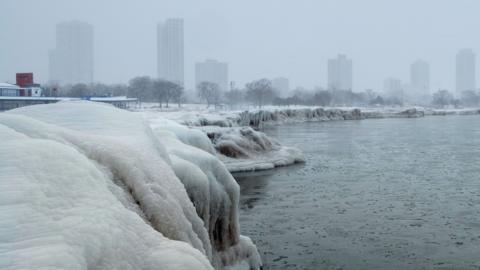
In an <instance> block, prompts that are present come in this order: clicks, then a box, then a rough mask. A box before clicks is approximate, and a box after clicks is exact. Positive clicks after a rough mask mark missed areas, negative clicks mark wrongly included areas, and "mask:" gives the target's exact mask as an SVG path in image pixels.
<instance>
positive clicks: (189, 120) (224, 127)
mask: <svg viewBox="0 0 480 270" xmlns="http://www.w3.org/2000/svg"><path fill="white" fill-rule="evenodd" d="M141 113H142V115H143V116H144V117H145V118H146V119H148V121H150V122H152V121H153V122H155V121H156V119H164V118H166V119H170V120H172V121H175V122H177V123H179V124H182V125H184V126H188V127H190V128H192V129H197V130H201V131H203V132H204V133H206V134H207V135H208V137H209V138H210V140H211V143H212V144H213V146H214V149H215V150H216V151H214V152H213V153H216V155H217V156H218V157H219V158H220V160H222V161H223V162H224V164H225V165H226V167H227V168H228V170H229V171H230V172H246V171H257V170H267V169H272V168H275V167H280V166H286V165H292V164H295V163H300V162H304V158H303V155H302V153H301V151H299V150H298V149H296V148H294V147H289V146H283V145H281V144H280V143H279V142H276V141H275V140H274V139H272V138H268V137H267V136H265V134H263V133H262V132H260V131H256V130H253V129H252V128H254V129H258V128H262V127H264V126H268V125H279V124H289V123H298V122H316V121H318V122H323V121H343V120H362V119H378V118H418V117H424V116H437V115H455V114H458V115H465V114H468V115H471V114H480V109H460V110H459V109H455V110H454V109H452V110H433V109H425V108H420V107H414V108H361V109H359V108H318V107H306V106H298V107H292V108H285V107H274V106H269V107H266V108H265V109H263V110H257V109H254V110H245V111H242V110H236V111H217V110H209V109H205V108H204V106H203V107H199V106H198V105H197V106H192V105H190V106H189V105H187V106H186V107H184V108H180V109H175V108H171V109H167V110H165V109H163V110H156V109H146V110H142V112H141Z"/></svg>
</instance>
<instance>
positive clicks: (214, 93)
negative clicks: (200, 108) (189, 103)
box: [197, 82, 220, 108]
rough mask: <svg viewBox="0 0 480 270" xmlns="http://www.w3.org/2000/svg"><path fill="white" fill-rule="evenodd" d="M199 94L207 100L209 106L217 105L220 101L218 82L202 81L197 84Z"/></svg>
mask: <svg viewBox="0 0 480 270" xmlns="http://www.w3.org/2000/svg"><path fill="white" fill-rule="evenodd" d="M197 91H198V96H199V97H200V98H201V99H204V100H205V101H206V102H207V108H208V107H210V105H212V104H213V105H215V106H217V105H218V104H219V103H220V88H219V87H218V84H216V83H212V82H201V83H199V84H198V85H197Z"/></svg>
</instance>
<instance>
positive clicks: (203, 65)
mask: <svg viewBox="0 0 480 270" xmlns="http://www.w3.org/2000/svg"><path fill="white" fill-rule="evenodd" d="M201 82H212V83H216V84H218V87H219V88H220V90H221V91H228V64H227V63H222V62H218V61H217V60H212V59H208V60H206V61H204V62H198V63H196V64H195V85H196V86H198V84H200V83H201Z"/></svg>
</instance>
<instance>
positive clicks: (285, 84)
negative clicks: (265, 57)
mask: <svg viewBox="0 0 480 270" xmlns="http://www.w3.org/2000/svg"><path fill="white" fill-rule="evenodd" d="M272 87H273V89H275V90H276V91H278V94H279V96H280V97H283V98H285V97H288V94H289V92H290V82H289V81H288V79H287V78H284V77H278V78H275V79H273V80H272Z"/></svg>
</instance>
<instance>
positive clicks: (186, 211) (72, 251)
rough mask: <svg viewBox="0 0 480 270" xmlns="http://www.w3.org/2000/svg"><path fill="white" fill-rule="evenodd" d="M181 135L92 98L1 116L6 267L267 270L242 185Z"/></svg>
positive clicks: (2, 262) (195, 140)
mask: <svg viewBox="0 0 480 270" xmlns="http://www.w3.org/2000/svg"><path fill="white" fill-rule="evenodd" d="M177 133H178V134H180V135H182V136H178V135H176V133H174V132H172V131H171V129H162V127H161V126H158V127H156V128H155V129H152V128H151V127H150V126H149V125H148V124H146V123H145V121H144V120H143V119H142V117H141V116H140V115H138V114H134V113H130V112H127V111H122V110H119V109H116V108H114V107H112V106H109V105H104V104H98V103H91V102H60V103H57V104H50V105H38V106H30V107H23V108H20V109H16V110H13V111H9V112H6V113H2V114H0V140H1V141H2V144H0V159H1V160H2V162H1V163H0V179H1V182H0V183H1V185H2V189H1V190H0V193H1V194H0V217H1V219H0V220H1V221H0V222H1V223H2V230H1V231H0V239H1V241H0V268H2V269H18V268H23V269H39V268H49V269H52V268H55V269H213V268H217V269H222V268H228V267H231V266H235V265H240V266H244V267H247V268H250V269H258V268H260V266H261V261H260V258H259V255H258V252H257V250H256V248H255V246H254V245H253V244H252V242H251V241H250V239H248V238H247V237H244V236H241V235H240V230H239V225H238V197H239V188H238V185H237V184H236V182H235V180H234V179H233V178H232V176H231V175H230V173H229V172H228V171H227V169H226V168H225V166H224V165H223V164H222V163H221V162H220V161H219V160H218V159H217V158H216V157H215V156H213V155H212V154H211V150H209V148H208V146H207V145H206V144H203V145H202V140H203V139H200V138H199V137H198V133H197V134H196V135H195V134H189V133H185V134H182V133H181V132H180V131H178V132H177ZM207 140H208V139H207Z"/></svg>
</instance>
